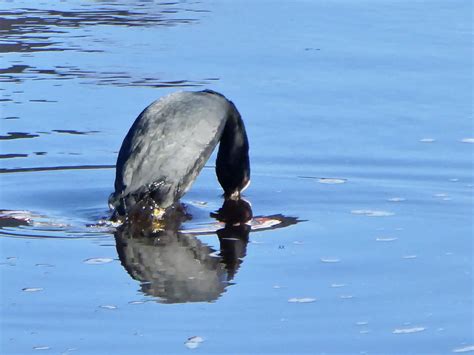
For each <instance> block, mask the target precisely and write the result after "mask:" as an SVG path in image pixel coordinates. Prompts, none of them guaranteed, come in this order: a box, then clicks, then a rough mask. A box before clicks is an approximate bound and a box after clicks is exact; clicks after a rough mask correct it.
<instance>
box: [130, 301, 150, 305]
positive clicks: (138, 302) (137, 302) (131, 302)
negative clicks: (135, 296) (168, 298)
mask: <svg viewBox="0 0 474 355" xmlns="http://www.w3.org/2000/svg"><path fill="white" fill-rule="evenodd" d="M144 303H146V301H130V302H128V304H144Z"/></svg>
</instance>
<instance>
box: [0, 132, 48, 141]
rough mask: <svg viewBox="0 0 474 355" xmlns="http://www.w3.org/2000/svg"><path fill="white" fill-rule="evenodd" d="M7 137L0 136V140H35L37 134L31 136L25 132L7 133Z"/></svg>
mask: <svg viewBox="0 0 474 355" xmlns="http://www.w3.org/2000/svg"><path fill="white" fill-rule="evenodd" d="M7 134H8V135H7V136H0V140H10V139H24V138H35V137H39V135H38V134H31V133H26V132H7Z"/></svg>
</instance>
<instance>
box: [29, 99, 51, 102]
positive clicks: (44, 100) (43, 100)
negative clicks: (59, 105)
mask: <svg viewBox="0 0 474 355" xmlns="http://www.w3.org/2000/svg"><path fill="white" fill-rule="evenodd" d="M29 101H30V102H57V101H54V100H46V99H32V100H29Z"/></svg>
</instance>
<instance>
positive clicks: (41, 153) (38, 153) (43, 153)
mask: <svg viewBox="0 0 474 355" xmlns="http://www.w3.org/2000/svg"><path fill="white" fill-rule="evenodd" d="M33 154H34V155H46V154H48V152H33Z"/></svg>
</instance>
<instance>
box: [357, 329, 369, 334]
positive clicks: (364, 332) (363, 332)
mask: <svg viewBox="0 0 474 355" xmlns="http://www.w3.org/2000/svg"><path fill="white" fill-rule="evenodd" d="M368 333H370V330H368V329H362V330H359V334H368Z"/></svg>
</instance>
